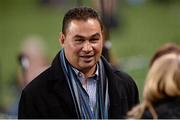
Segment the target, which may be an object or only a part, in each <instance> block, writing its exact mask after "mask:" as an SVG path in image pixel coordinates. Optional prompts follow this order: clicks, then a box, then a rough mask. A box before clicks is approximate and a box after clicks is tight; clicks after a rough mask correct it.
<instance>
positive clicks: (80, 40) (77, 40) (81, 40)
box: [75, 39, 84, 42]
mask: <svg viewBox="0 0 180 120" xmlns="http://www.w3.org/2000/svg"><path fill="white" fill-rule="evenodd" d="M83 41H84V40H83V39H75V42H83Z"/></svg>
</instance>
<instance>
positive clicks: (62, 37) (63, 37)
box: [59, 32, 65, 47]
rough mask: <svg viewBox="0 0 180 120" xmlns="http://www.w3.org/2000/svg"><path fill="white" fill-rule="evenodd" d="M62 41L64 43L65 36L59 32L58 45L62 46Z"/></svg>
mask: <svg viewBox="0 0 180 120" xmlns="http://www.w3.org/2000/svg"><path fill="white" fill-rule="evenodd" d="M64 41H65V35H64V34H63V33H62V32H61V33H60V34H59V43H60V44H61V46H62V47H63V46H64Z"/></svg>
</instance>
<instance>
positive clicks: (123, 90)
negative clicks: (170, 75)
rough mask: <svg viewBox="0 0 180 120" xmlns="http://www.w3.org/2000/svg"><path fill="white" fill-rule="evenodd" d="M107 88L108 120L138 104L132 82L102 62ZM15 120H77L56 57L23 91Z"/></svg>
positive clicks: (120, 115)
mask: <svg viewBox="0 0 180 120" xmlns="http://www.w3.org/2000/svg"><path fill="white" fill-rule="evenodd" d="M102 59H103V64H104V66H105V72H106V74H107V77H108V84H109V98H110V107H109V112H108V113H109V118H123V117H124V116H125V115H126V112H127V111H128V110H129V109H131V108H132V107H133V106H134V105H136V104H137V103H138V102H139V96H138V89H137V86H136V84H135V82H134V81H133V80H132V78H131V77H130V76H128V75H127V74H125V73H123V72H120V71H118V70H116V69H113V68H112V67H111V66H110V64H109V63H108V62H107V61H106V60H105V59H104V58H102ZM18 118H77V114H76V112H75V106H74V104H73V100H72V96H71V93H70V89H69V88H68V84H67V81H66V78H65V75H64V73H63V70H62V67H61V64H60V59H59V54H58V55H57V56H56V57H55V59H54V61H53V63H52V65H51V67H50V68H48V69H47V70H46V71H44V72H43V73H42V74H40V75H39V76H38V77H37V78H35V79H34V80H33V81H32V82H31V83H30V84H29V85H27V87H26V88H25V89H24V90H23V91H22V95H21V99H20V102H19V113H18Z"/></svg>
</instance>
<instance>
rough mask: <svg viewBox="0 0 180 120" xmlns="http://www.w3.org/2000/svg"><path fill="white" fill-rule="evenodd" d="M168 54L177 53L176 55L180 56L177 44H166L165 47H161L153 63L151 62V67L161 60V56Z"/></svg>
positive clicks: (152, 60)
mask: <svg viewBox="0 0 180 120" xmlns="http://www.w3.org/2000/svg"><path fill="white" fill-rule="evenodd" d="M168 53H176V54H180V47H179V46H178V45H177V44H175V43H166V44H164V45H163V46H161V47H160V48H159V49H158V50H157V51H156V53H155V54H154V55H153V57H152V59H151V61H150V65H149V67H151V66H152V64H153V63H154V61H155V60H156V59H158V58H160V57H161V56H163V55H165V54H168Z"/></svg>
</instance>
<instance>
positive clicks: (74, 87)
mask: <svg viewBox="0 0 180 120" xmlns="http://www.w3.org/2000/svg"><path fill="white" fill-rule="evenodd" d="M60 62H61V66H62V68H63V72H64V74H65V76H66V80H67V83H68V86H69V88H70V92H71V95H72V98H73V103H74V105H75V110H76V113H77V116H78V118H80V119H108V104H109V96H108V81H107V77H106V75H105V70H104V65H103V63H102V61H101V59H100V61H99V62H98V64H99V77H98V80H97V86H96V87H97V92H96V109H95V112H92V110H91V108H90V105H89V103H88V101H89V100H87V98H86V97H85V93H84V91H83V88H82V86H81V83H80V80H79V79H78V78H77V76H76V74H75V72H74V71H73V69H72V67H71V65H70V64H69V62H68V61H67V59H66V58H65V54H64V49H62V50H61V52H60Z"/></svg>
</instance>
